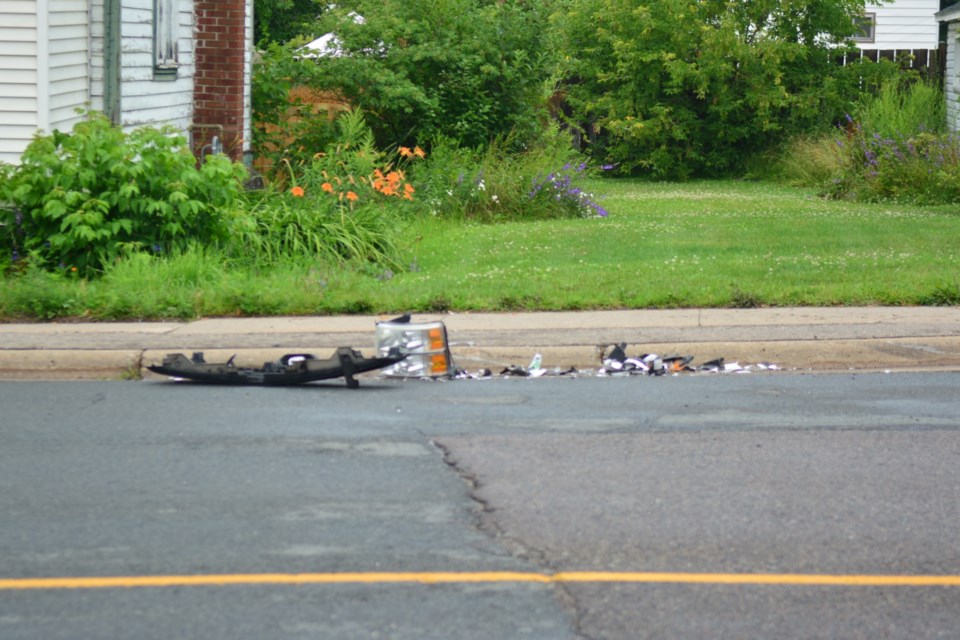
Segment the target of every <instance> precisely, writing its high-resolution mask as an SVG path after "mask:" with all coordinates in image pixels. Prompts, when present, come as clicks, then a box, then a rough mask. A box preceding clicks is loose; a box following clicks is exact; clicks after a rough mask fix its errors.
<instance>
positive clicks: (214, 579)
mask: <svg viewBox="0 0 960 640" xmlns="http://www.w3.org/2000/svg"><path fill="white" fill-rule="evenodd" d="M483 582H488V583H509V582H516V583H523V582H528V583H541V584H557V583H573V582H577V583H587V582H592V583H633V584H664V583H674V584H708V585H711V584H712V585H720V584H728V585H729V584H734V585H736V584H742V585H780V586H831V587H958V586H960V575H821V574H790V573H784V574H773V573H650V572H616V571H564V572H560V573H553V574H548V573H534V572H530V573H525V572H510V571H481V572H421V573H417V572H370V573H253V574H220V575H217V574H213V575H196V576H177V575H168V576H107V577H95V576H89V577H61V578H7V579H5V578H0V591H23V590H28V589H34V590H42V589H115V588H128V587H200V586H223V585H267V584H280V585H297V584H393V583H415V584H457V583H483Z"/></svg>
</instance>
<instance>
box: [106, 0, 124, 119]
mask: <svg viewBox="0 0 960 640" xmlns="http://www.w3.org/2000/svg"><path fill="white" fill-rule="evenodd" d="M120 36H121V34H120V0H104V1H103V112H104V113H105V114H106V115H107V117H108V118H109V119H110V122H112V123H113V124H117V125H118V124H121V122H120V49H121V47H120Z"/></svg>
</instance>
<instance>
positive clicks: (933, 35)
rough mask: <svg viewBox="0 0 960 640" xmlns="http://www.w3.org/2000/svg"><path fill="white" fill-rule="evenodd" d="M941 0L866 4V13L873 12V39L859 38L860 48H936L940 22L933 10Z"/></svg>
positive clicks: (896, 0) (904, 0)
mask: <svg viewBox="0 0 960 640" xmlns="http://www.w3.org/2000/svg"><path fill="white" fill-rule="evenodd" d="M939 10H940V0H893V2H889V3H887V4H882V5H873V4H867V6H866V8H865V9H864V12H865V13H870V14H874V15H875V16H876V32H875V37H874V41H873V42H858V43H857V44H858V45H859V46H860V48H861V49H884V50H889V49H936V48H937V44H938V38H939V25H938V23H937V20H936V18H934V14H935V13H936V12H937V11H939Z"/></svg>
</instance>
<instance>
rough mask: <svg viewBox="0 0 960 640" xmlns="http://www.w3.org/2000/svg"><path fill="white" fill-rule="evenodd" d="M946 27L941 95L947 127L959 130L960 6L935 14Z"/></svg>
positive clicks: (956, 5)
mask: <svg viewBox="0 0 960 640" xmlns="http://www.w3.org/2000/svg"><path fill="white" fill-rule="evenodd" d="M937 20H938V21H940V22H944V23H946V25H947V63H946V67H945V69H944V72H943V95H944V99H945V100H946V101H947V125H948V126H949V127H950V130H951V131H958V130H960V107H958V105H960V4H955V5H953V6H950V7H947V8H946V9H944V10H943V11H940V12H939V13H937Z"/></svg>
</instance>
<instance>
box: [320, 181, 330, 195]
mask: <svg viewBox="0 0 960 640" xmlns="http://www.w3.org/2000/svg"><path fill="white" fill-rule="evenodd" d="M320 188H321V189H323V190H324V191H326V192H327V193H333V185H332V184H330V183H329V182H324V183H323V184H322V185H320Z"/></svg>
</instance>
